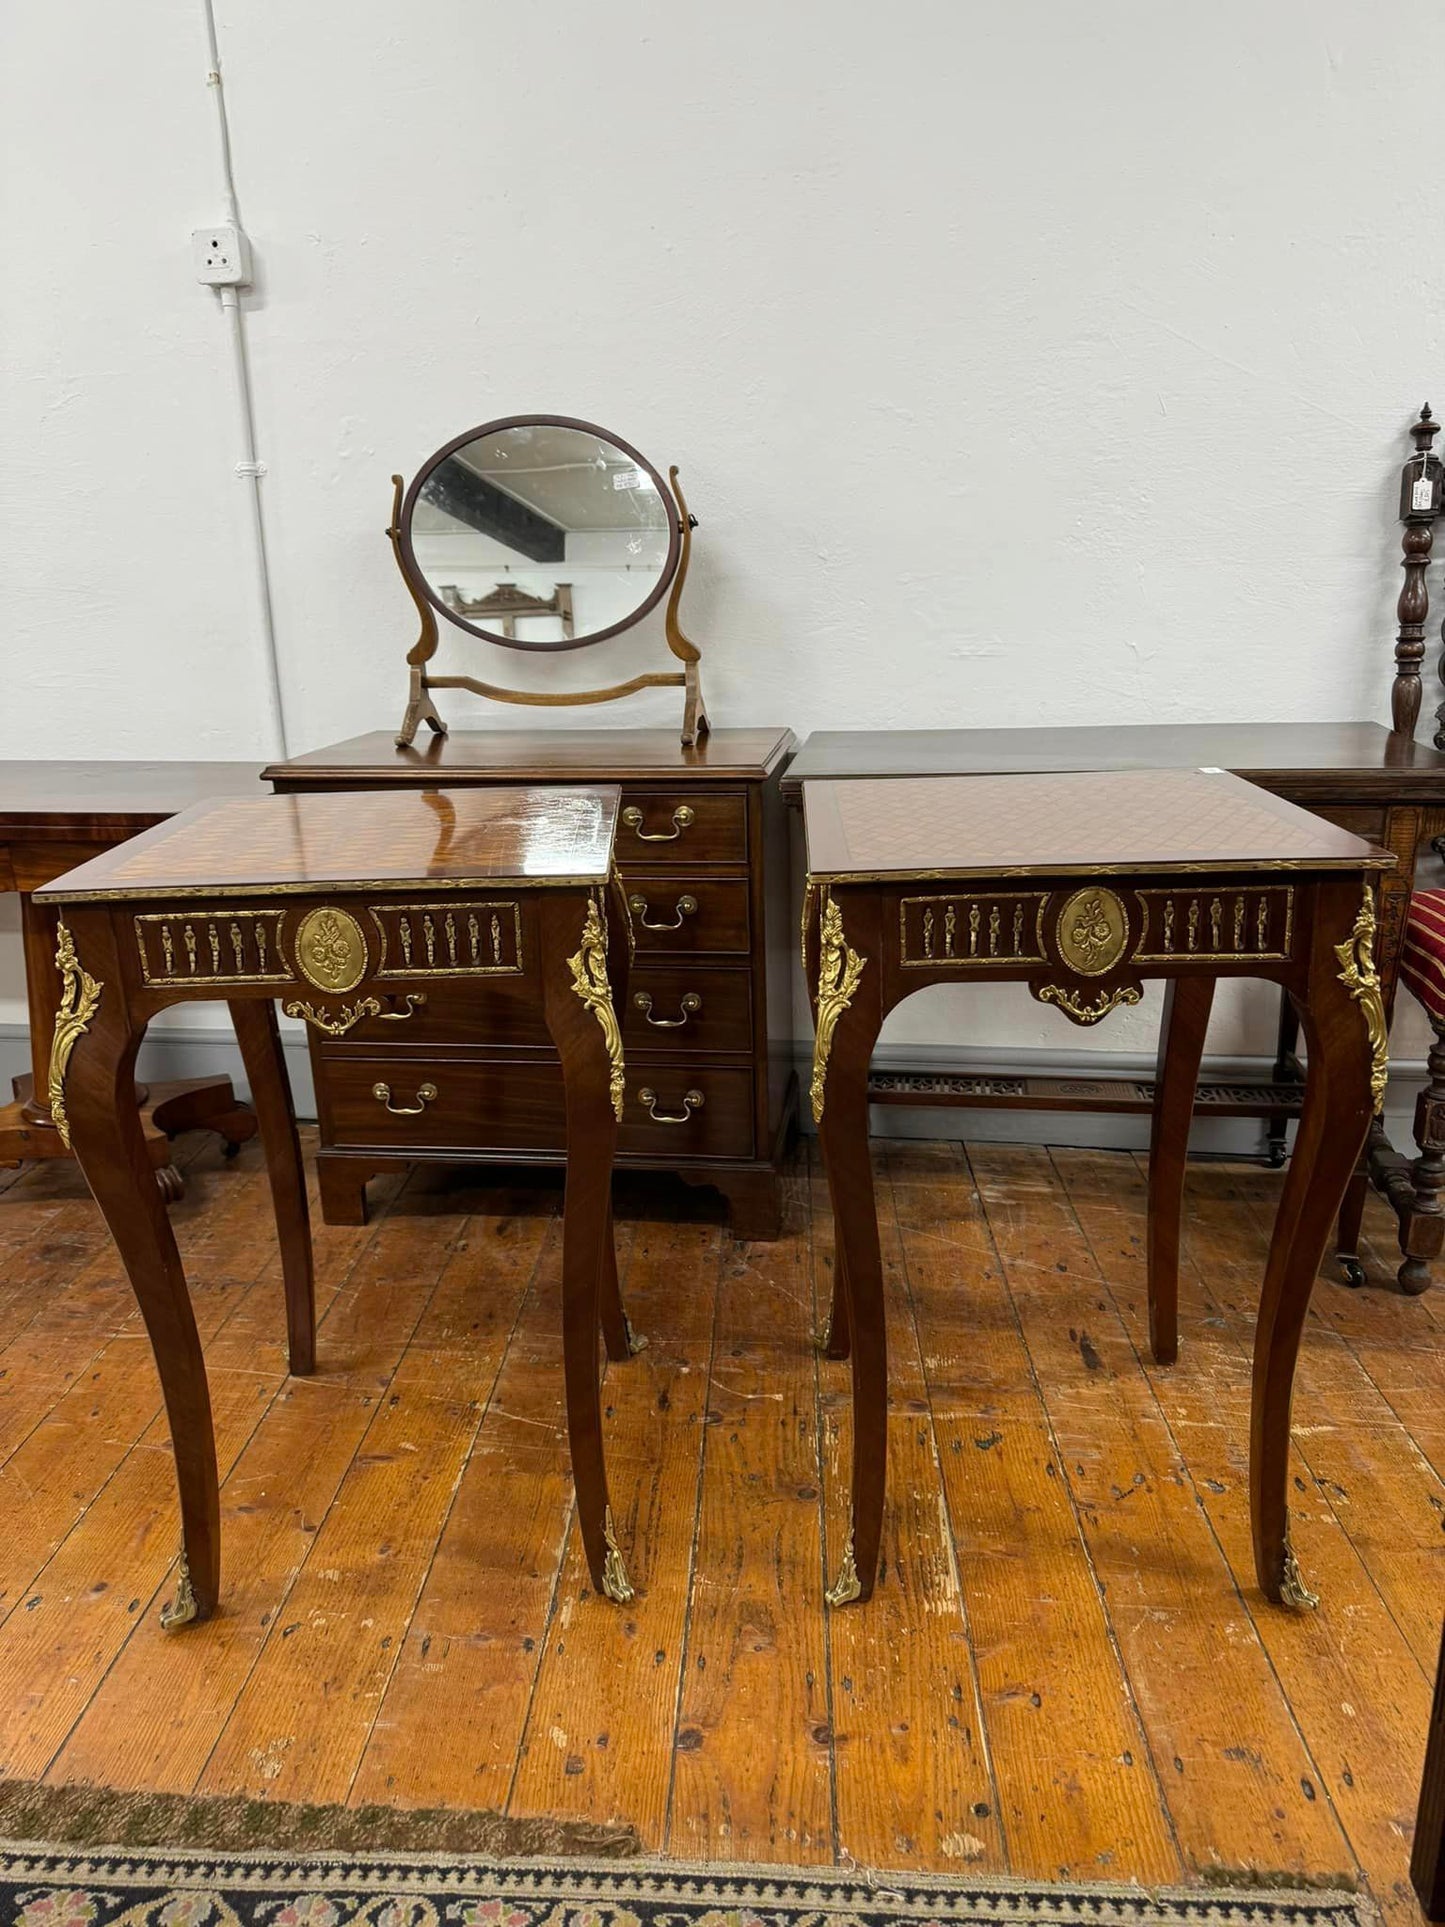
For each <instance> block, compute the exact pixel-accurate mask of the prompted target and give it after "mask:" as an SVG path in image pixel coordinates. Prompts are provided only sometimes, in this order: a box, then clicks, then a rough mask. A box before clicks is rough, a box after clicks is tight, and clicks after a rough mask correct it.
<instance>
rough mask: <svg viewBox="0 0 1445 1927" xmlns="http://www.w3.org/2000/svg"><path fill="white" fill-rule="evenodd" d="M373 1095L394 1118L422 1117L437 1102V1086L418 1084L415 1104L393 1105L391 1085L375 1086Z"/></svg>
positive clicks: (372, 1090)
mask: <svg viewBox="0 0 1445 1927" xmlns="http://www.w3.org/2000/svg"><path fill="white" fill-rule="evenodd" d="M371 1095H372V1096H373V1097H374V1098H375V1099H376V1101H377V1103H378V1104H384V1105H385V1106H386V1108H387V1109H388V1110H389V1111H390V1112H391V1114H392V1116H393V1117H420V1116H421V1114H422V1112H423V1111H424V1110H425V1109H426V1107H427V1105H428V1104H431V1103H433V1102H434V1101H435V1099H436V1095H437V1087H436V1085H435V1084H418V1085H417V1087H416V1102H415V1104H393V1103H392V1101H391V1086H390V1084H373V1085H372V1087H371Z"/></svg>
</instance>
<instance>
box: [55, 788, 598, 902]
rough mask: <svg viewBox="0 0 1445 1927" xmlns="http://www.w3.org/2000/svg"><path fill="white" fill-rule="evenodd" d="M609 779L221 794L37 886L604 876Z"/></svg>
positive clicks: (315, 884)
mask: <svg viewBox="0 0 1445 1927" xmlns="http://www.w3.org/2000/svg"><path fill="white" fill-rule="evenodd" d="M618 801H619V792H618V790H617V789H616V788H615V787H614V786H613V785H610V784H607V785H600V786H598V785H593V786H588V787H585V788H572V787H568V788H565V789H563V788H549V789H466V790H452V791H443V790H418V789H402V790H397V791H394V792H391V791H368V792H365V793H362V794H352V793H344V794H339V795H337V794H323V795H318V796H271V795H268V794H266V793H265V792H264V791H263V792H262V793H261V794H260V795H258V796H253V797H247V798H244V799H240V798H237V799H228V798H224V797H222V798H216V799H213V800H212V801H210V802H207V803H198V804H196V805H195V806H194V807H193V808H191V809H188V810H184V811H182V812H181V814H180V815H179V816H174V817H172V818H171V819H170V821H169V822H167V823H161V824H158V825H156V827H155V828H154V829H150V830H146V831H144V832H143V833H142V834H141V835H140V836H137V837H134V838H133V839H132V840H131V841H130V842H129V843H124V844H121V845H120V847H119V848H117V849H113V850H107V851H106V852H105V853H104V854H103V855H101V856H97V857H93V858H92V859H91V860H90V861H89V862H88V863H82V864H81V865H80V866H79V867H78V868H77V869H74V870H70V871H68V872H67V873H66V875H64V876H62V877H57V878H56V880H55V881H54V882H53V883H49V884H47V885H45V886H44V888H43V889H41V890H38V891H37V892H36V895H37V897H44V898H46V899H49V900H50V901H52V902H60V903H74V902H84V901H90V900H97V899H113V898H118V897H158V896H175V895H177V894H190V893H206V894H218V893H219V894H226V895H236V894H242V893H247V892H251V891H267V892H270V891H275V892H295V891H301V890H307V891H315V890H326V889H333V888H346V887H348V886H350V887H358V886H365V887H367V888H374V889H378V890H387V889H393V888H396V887H397V886H398V885H401V886H410V885H415V884H424V885H426V886H427V887H429V888H438V887H440V888H444V889H456V888H461V887H468V888H469V887H472V886H474V885H480V884H488V885H490V884H501V885H511V886H514V887H515V886H518V885H533V886H537V885H542V884H548V885H557V884H568V883H570V884H584V885H586V884H594V883H601V882H604V881H605V880H606V879H607V877H608V876H609V874H610V872H611V867H612V845H613V839H614V837H615V835H616V830H617V808H618Z"/></svg>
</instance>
